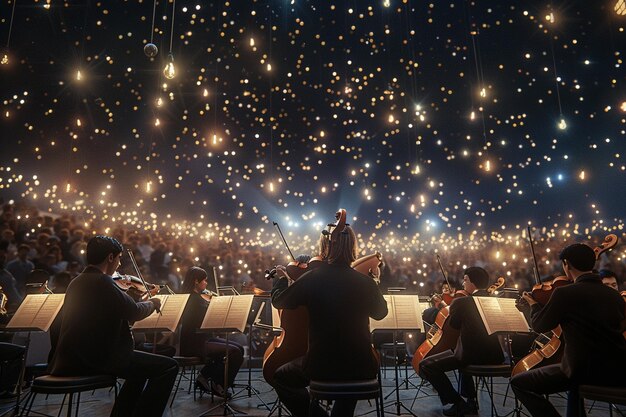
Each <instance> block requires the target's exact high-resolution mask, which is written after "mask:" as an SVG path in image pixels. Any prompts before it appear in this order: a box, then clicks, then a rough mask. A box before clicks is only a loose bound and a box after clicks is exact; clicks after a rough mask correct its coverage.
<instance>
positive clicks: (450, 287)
mask: <svg viewBox="0 0 626 417" xmlns="http://www.w3.org/2000/svg"><path fill="white" fill-rule="evenodd" d="M436 256H437V263H438V264H439V269H441V274H442V275H443V278H444V279H445V280H446V284H448V288H449V289H450V291H452V286H451V285H450V281H448V276H447V275H446V271H444V269H443V265H442V264H441V258H440V257H439V254H437V255H436ZM453 295H454V294H453Z"/></svg>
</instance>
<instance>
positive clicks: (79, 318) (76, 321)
mask: <svg viewBox="0 0 626 417" xmlns="http://www.w3.org/2000/svg"><path fill="white" fill-rule="evenodd" d="M153 311H154V306H153V304H152V303H151V302H149V301H144V302H139V303H138V302H135V300H133V299H132V298H131V297H130V296H128V295H127V294H126V293H125V292H123V291H122V290H120V289H119V287H118V286H117V285H116V284H115V283H114V282H113V278H112V277H111V276H109V275H106V274H103V273H102V272H101V271H100V270H99V269H97V268H95V267H93V266H88V267H87V268H85V270H84V271H83V272H82V273H81V274H80V275H78V276H77V277H76V278H74V280H73V281H72V282H71V283H70V285H69V287H68V288H67V292H66V294H65V302H64V304H63V320H62V323H61V332H60V335H59V341H58V344H57V347H56V351H55V354H54V358H53V359H52V364H51V366H50V370H51V374H53V375H59V376H64V375H65V376H81V375H95V374H110V375H116V374H118V373H120V372H122V371H124V370H125V369H127V368H128V366H129V365H130V360H131V356H132V352H133V336H132V334H131V332H130V325H129V322H134V321H137V320H141V319H143V318H146V317H148V316H149V315H150V314H151V313H152V312H153Z"/></svg>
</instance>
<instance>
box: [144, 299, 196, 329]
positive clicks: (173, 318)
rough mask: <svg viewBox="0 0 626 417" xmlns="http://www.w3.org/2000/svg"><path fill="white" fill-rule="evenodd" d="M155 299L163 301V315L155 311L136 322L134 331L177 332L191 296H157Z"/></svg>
mask: <svg viewBox="0 0 626 417" xmlns="http://www.w3.org/2000/svg"><path fill="white" fill-rule="evenodd" d="M154 298H158V299H160V300H161V314H159V313H157V312H156V311H155V312H153V313H152V314H150V315H149V316H148V317H146V318H145V319H143V320H140V321H138V322H135V324H134V325H133V330H138V329H148V330H149V329H167V330H169V331H171V332H173V331H176V327H178V322H179V321H180V318H181V317H182V315H183V311H184V310H185V305H186V304H187V300H188V299H189V294H172V295H155V296H154Z"/></svg>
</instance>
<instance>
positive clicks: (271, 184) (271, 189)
mask: <svg viewBox="0 0 626 417" xmlns="http://www.w3.org/2000/svg"><path fill="white" fill-rule="evenodd" d="M269 185H270V192H272V193H273V192H274V183H273V182H270V184H269Z"/></svg>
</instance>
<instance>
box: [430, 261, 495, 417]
mask: <svg viewBox="0 0 626 417" xmlns="http://www.w3.org/2000/svg"><path fill="white" fill-rule="evenodd" d="M488 286H489V274H488V273H487V271H485V270H484V269H483V268H481V267H477V266H473V267H470V268H467V269H466V270H465V271H464V272H463V289H464V291H465V292H467V293H468V294H469V295H468V296H467V297H460V298H455V300H454V301H453V302H452V303H451V304H450V316H449V317H448V320H449V322H450V326H451V327H452V328H454V329H457V330H460V336H459V339H458V341H457V345H456V348H455V349H454V351H452V350H447V351H445V352H441V353H437V354H435V355H433V356H429V357H426V358H425V359H423V360H422V361H421V362H420V365H419V374H420V376H421V377H422V378H424V379H425V380H427V381H428V382H430V383H431V384H432V386H433V388H434V389H435V390H436V391H437V394H438V395H439V399H440V400H441V404H442V405H446V404H452V405H451V406H450V407H448V408H445V409H444V410H443V414H444V415H446V416H457V415H460V416H462V415H466V414H477V403H476V389H475V387H474V381H473V379H472V377H471V376H469V375H464V374H461V375H460V377H461V393H460V394H459V393H458V392H457V391H456V390H455V389H454V387H453V386H452V383H451V382H450V380H449V379H448V377H447V376H446V372H447V371H451V370H454V369H459V368H461V367H462V366H466V365H497V364H501V363H502V362H503V361H504V355H503V352H502V349H501V347H500V343H499V341H498V337H497V336H496V335H491V336H489V335H488V334H487V331H486V330H485V326H484V325H483V322H482V319H481V318H480V314H479V312H478V309H477V308H476V305H475V304H474V301H473V300H472V296H487V295H488V292H487V290H486V289H487V287H488ZM463 397H466V398H467V400H465V399H463Z"/></svg>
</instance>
